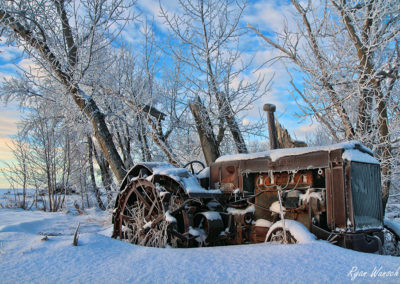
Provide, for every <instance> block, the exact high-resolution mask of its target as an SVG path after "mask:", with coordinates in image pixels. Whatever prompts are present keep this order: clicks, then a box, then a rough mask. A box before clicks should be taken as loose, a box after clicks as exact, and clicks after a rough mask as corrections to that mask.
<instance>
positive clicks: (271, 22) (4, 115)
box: [0, 0, 317, 188]
mask: <svg viewBox="0 0 400 284" xmlns="http://www.w3.org/2000/svg"><path fill="white" fill-rule="evenodd" d="M162 3H163V5H165V7H166V8H167V9H168V10H169V11H177V8H176V7H177V6H176V0H172V1H171V0H169V1H162ZM136 8H137V9H138V11H140V13H141V16H140V19H142V20H143V19H144V18H147V19H148V20H150V21H152V20H154V23H155V25H156V30H157V31H158V33H164V32H166V31H167V29H166V26H165V24H164V23H163V21H162V19H161V18H160V17H159V14H160V11H159V2H158V0H139V1H138V5H137V7H136ZM291 9H292V8H291V7H290V6H289V3H288V1H270V0H259V1H249V6H248V9H247V10H246V12H245V14H244V16H243V20H242V25H243V26H247V24H251V25H253V26H255V27H257V28H259V29H260V30H261V31H262V32H263V33H268V32H270V31H273V30H277V31H279V30H281V29H282V21H283V17H284V16H285V15H286V16H287V20H288V25H289V27H290V26H293V25H294V23H293V22H291V20H290V13H291ZM138 27H140V25H139V24H138V22H136V23H135V24H131V25H130V26H128V27H127V32H124V33H123V36H124V38H125V39H126V40H127V41H128V42H129V44H131V45H132V46H133V47H134V46H135V44H137V42H136V41H135V38H136V37H137V35H138V34H139V31H138ZM128 31H129V32H128ZM0 39H1V42H0V80H3V79H4V78H7V77H9V76H12V75H14V74H15V73H16V72H17V71H18V68H30V66H32V62H31V61H30V60H29V59H28V58H24V57H21V50H19V49H17V48H15V47H7V46H5V45H4V44H3V42H4V38H0ZM245 40H246V41H248V42H250V45H248V46H247V47H246V50H245V52H244V53H243V56H244V58H246V56H247V57H250V56H254V66H262V64H263V63H264V62H265V61H266V60H268V59H270V58H272V57H274V56H276V55H277V53H276V51H274V50H272V49H270V48H268V47H267V46H266V44H265V42H263V41H262V40H261V39H260V38H259V37H258V36H257V35H255V34H254V33H250V34H249V35H247V38H246V39H245ZM289 67H290V66H289ZM259 74H262V75H265V77H266V81H268V80H269V78H270V77H271V76H272V75H274V79H273V81H272V86H271V89H270V92H269V93H268V94H267V95H266V96H264V97H263V98H262V99H261V100H260V101H259V102H257V103H256V104H255V105H254V107H253V109H252V110H251V111H249V112H247V113H246V114H245V117H244V121H242V123H245V120H246V119H250V120H251V119H257V118H258V117H259V113H260V111H261V112H262V105H263V104H264V103H274V104H276V106H277V116H278V118H279V120H280V122H281V123H282V124H283V125H284V126H285V127H286V128H287V129H288V130H289V132H290V133H291V134H292V135H294V136H296V138H297V139H305V138H306V136H307V135H310V134H311V133H312V132H313V131H314V130H315V129H316V127H317V124H316V123H314V124H311V123H310V121H308V120H307V121H299V119H298V118H297V117H296V116H295V113H296V112H299V109H298V108H297V106H296V103H295V101H294V99H293V98H292V96H291V94H290V93H289V92H288V89H289V76H288V75H287V73H286V69H285V66H284V65H283V64H282V63H280V62H278V63H276V64H274V65H273V66H268V65H263V66H262V67H261V68H260V69H258V70H257V71H255V70H254V71H253V72H250V73H249V74H245V76H246V78H248V79H249V80H251V79H252V78H255V77H256V76H257V75H259ZM295 80H296V81H297V82H298V83H300V84H301V75H299V76H298V77H297V78H295ZM20 117H21V113H20V112H19V110H18V107H17V106H16V105H15V104H14V103H11V104H8V105H7V106H4V105H3V104H0V167H2V166H4V162H6V161H10V160H11V159H12V155H11V153H10V151H9V149H8V147H7V144H9V145H10V144H11V140H10V136H12V135H13V134H15V133H16V131H17V123H18V120H19V119H20ZM265 132H267V128H265ZM7 186H8V184H7V182H6V181H5V180H4V178H3V177H2V176H1V175H0V188H4V187H7Z"/></svg>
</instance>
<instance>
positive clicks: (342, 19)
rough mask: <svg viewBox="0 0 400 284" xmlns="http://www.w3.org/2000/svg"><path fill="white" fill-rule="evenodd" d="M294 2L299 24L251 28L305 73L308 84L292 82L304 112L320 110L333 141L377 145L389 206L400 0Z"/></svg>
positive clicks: (317, 115) (318, 113) (395, 125)
mask: <svg viewBox="0 0 400 284" xmlns="http://www.w3.org/2000/svg"><path fill="white" fill-rule="evenodd" d="M291 3H292V6H293V8H294V11H295V12H296V13H297V14H296V21H297V27H298V29H297V30H290V29H289V27H288V26H284V28H283V29H282V30H281V31H275V33H274V36H265V35H263V34H262V33H261V32H259V31H258V30H257V29H255V28H254V27H251V28H252V29H253V30H255V31H256V32H257V33H258V34H259V35H260V36H261V37H262V38H263V39H264V40H265V41H266V42H267V43H268V44H269V46H271V47H273V48H274V49H276V50H278V51H280V58H283V59H287V60H288V61H287V62H290V63H294V65H295V66H296V67H297V69H296V68H293V67H292V68H291V69H290V67H289V69H290V70H291V71H300V72H302V73H303V74H305V79H304V87H303V88H301V87H299V86H298V85H297V84H296V80H295V79H292V80H291V82H290V83H291V85H292V87H293V91H294V93H295V94H296V95H297V96H298V97H300V100H299V101H298V104H299V106H300V108H301V109H302V111H303V114H304V115H306V116H313V117H315V118H316V119H317V120H318V121H319V122H320V123H321V124H322V125H323V126H324V127H325V130H326V131H327V132H328V133H330V135H331V137H332V138H333V139H334V140H336V141H338V140H348V139H358V140H361V141H362V142H363V143H365V144H366V145H368V146H369V147H371V148H372V149H373V150H374V153H375V154H376V156H377V157H378V158H379V160H380V162H381V168H382V177H383V184H382V185H383V186H382V195H383V196H382V199H383V204H384V208H385V206H386V203H387V199H388V196H389V188H390V185H391V180H392V173H393V167H392V164H393V146H394V145H396V143H397V144H398V143H399V139H398V134H396V133H398V132H397V131H398V129H399V128H398V127H399V124H398V120H397V119H396V117H398V114H399V112H398V103H399V84H398V78H399V66H400V65H399V59H400V52H399V40H400V21H399V20H400V14H399V12H398V8H399V7H398V1H374V0H371V1H345V0H340V1H339V0H330V1H321V2H318V1H317V2H311V1H309V2H308V3H307V4H302V3H300V2H299V1H296V0H291ZM291 66H293V65H291ZM292 74H294V72H292ZM291 76H292V78H293V77H294V76H295V75H291Z"/></svg>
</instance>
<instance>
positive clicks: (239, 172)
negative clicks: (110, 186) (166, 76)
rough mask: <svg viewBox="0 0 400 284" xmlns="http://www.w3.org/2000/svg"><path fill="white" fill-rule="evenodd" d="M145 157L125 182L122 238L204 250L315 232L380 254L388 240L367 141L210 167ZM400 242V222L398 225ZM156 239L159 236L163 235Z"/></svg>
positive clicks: (120, 205) (120, 202)
mask: <svg viewBox="0 0 400 284" xmlns="http://www.w3.org/2000/svg"><path fill="white" fill-rule="evenodd" d="M198 166H200V167H201V168H204V165H203V164H202V163H201V162H199V161H193V162H191V163H189V164H188V165H186V167H185V168H175V167H174V166H172V165H170V164H168V163H157V162H151V163H139V164H137V165H135V166H134V167H133V168H132V169H131V170H130V171H129V172H128V174H127V175H126V177H125V179H124V180H123V182H122V184H121V187H120V192H119V195H118V198H117V200H116V205H115V209H114V212H113V224H114V231H113V237H114V238H120V239H127V240H129V241H131V242H133V243H137V244H142V245H150V246H160V245H159V244H160V240H164V241H163V242H162V245H161V246H167V245H170V246H173V247H195V246H217V245H230V244H247V243H260V242H265V241H267V242H279V243H296V242H297V241H299V239H302V238H304V236H307V237H310V236H312V237H314V236H315V237H316V238H318V239H323V240H327V241H329V242H331V243H334V244H336V245H339V246H341V247H344V248H349V249H353V250H357V251H363V252H379V251H381V249H382V245H383V243H384V241H385V238H384V234H383V231H384V227H385V224H384V221H383V210H382V197H381V177H380V166H379V163H378V161H377V160H375V159H374V158H373V155H372V152H371V151H370V150H369V149H367V148H365V147H364V146H363V145H361V144H360V143H359V142H346V143H341V144H335V145H330V146H322V147H302V148H289V149H274V150H270V151H267V152H260V153H253V154H239V155H232V156H223V157H220V158H219V159H217V160H216V161H215V162H214V163H213V164H211V165H210V167H209V168H204V169H202V170H199V171H197V172H196V170H195V169H196V168H198ZM386 225H387V228H386V229H387V230H389V231H390V232H391V233H392V235H393V238H395V239H396V242H397V241H398V232H397V233H396V228H393V227H392V226H390V222H388V224H386ZM154 236H157V238H156V239H157V240H154Z"/></svg>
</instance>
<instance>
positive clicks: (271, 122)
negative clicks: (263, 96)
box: [263, 104, 278, 150]
mask: <svg viewBox="0 0 400 284" xmlns="http://www.w3.org/2000/svg"><path fill="white" fill-rule="evenodd" d="M263 109H264V111H266V112H267V120H268V133H269V147H270V149H271V150H273V149H278V138H277V134H276V127H275V116H274V112H275V110H276V106H275V105H273V104H265V105H264V108H263Z"/></svg>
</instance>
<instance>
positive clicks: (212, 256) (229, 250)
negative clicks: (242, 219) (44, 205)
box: [0, 208, 400, 283]
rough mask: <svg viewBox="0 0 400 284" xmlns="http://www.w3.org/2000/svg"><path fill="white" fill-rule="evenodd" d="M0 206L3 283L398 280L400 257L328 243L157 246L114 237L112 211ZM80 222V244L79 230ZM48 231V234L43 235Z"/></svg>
mask: <svg viewBox="0 0 400 284" xmlns="http://www.w3.org/2000/svg"><path fill="white" fill-rule="evenodd" d="M85 212H86V214H85V215H78V214H77V212H76V211H74V210H72V209H71V210H70V211H69V212H60V213H46V212H42V211H24V210H20V209H9V208H1V209H0V283H365V282H369V283H376V282H378V283H399V282H400V275H399V273H400V258H398V257H391V256H381V255H376V254H365V253H359V252H355V251H351V250H346V249H343V248H340V247H336V246H333V245H330V244H328V243H326V242H324V241H313V242H311V243H305V244H297V245H274V244H258V245H240V246H229V247H212V248H195V249H159V248H147V247H140V246H135V245H131V244H128V243H125V242H121V241H118V240H114V239H112V238H110V237H109V236H110V235H111V231H112V227H111V218H110V213H109V212H102V211H96V210H94V209H90V210H85ZM78 222H79V223H80V224H81V225H80V230H79V231H80V237H79V245H78V246H73V245H72V240H73V234H74V231H75V228H76V226H77V224H78ZM45 235H48V239H47V240H42V239H43V238H44V236H45Z"/></svg>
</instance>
